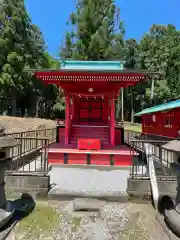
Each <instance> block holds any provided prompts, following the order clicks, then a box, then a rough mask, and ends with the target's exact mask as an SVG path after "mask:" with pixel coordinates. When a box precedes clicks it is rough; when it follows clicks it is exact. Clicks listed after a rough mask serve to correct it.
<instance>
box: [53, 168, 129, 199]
mask: <svg viewBox="0 0 180 240" xmlns="http://www.w3.org/2000/svg"><path fill="white" fill-rule="evenodd" d="M49 175H50V184H51V185H52V186H53V187H52V189H51V190H50V192H49V195H55V194H56V195H69V196H73V195H74V196H83V197H84V196H91V197H92V196H94V197H103V196H105V197H106V196H107V197H111V196H112V197H121V196H122V197H128V195H127V192H126V188H127V178H128V176H129V169H127V168H126V169H123V168H122V169H117V170H116V169H111V170H100V169H89V168H80V167H79V168H70V167H67V168H65V167H60V166H56V165H53V166H52V170H51V171H50V173H49Z"/></svg>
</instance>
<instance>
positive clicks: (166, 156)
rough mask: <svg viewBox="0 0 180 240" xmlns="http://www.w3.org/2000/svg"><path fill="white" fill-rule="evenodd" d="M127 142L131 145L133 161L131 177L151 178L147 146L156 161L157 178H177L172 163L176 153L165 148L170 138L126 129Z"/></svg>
mask: <svg viewBox="0 0 180 240" xmlns="http://www.w3.org/2000/svg"><path fill="white" fill-rule="evenodd" d="M124 135H125V137H124V139H125V143H126V144H128V145H129V147H130V151H131V155H132V156H133V163H132V165H131V167H130V175H131V178H138V179H139V178H143V179H149V171H148V164H147V159H146V154H145V147H146V148H148V152H149V153H150V154H152V156H153V158H154V161H155V169H156V174H157V178H163V179H164V178H168V179H169V178H172V179H174V178H176V177H175V173H174V171H173V170H172V168H171V167H172V165H173V164H174V162H175V160H176V154H175V153H173V152H172V151H169V150H166V149H164V148H163V145H164V144H166V143H168V142H169V141H170V140H172V139H170V138H167V137H161V138H158V137H159V136H156V135H149V134H147V135H146V134H144V135H142V134H141V133H139V132H134V131H128V130H125V134H124Z"/></svg>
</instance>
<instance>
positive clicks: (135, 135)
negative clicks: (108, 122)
mask: <svg viewBox="0 0 180 240" xmlns="http://www.w3.org/2000/svg"><path fill="white" fill-rule="evenodd" d="M132 139H139V140H154V141H171V140H173V139H175V138H170V137H165V136H160V135H154V134H149V133H148V134H146V133H141V132H136V131H131V130H124V142H125V143H127V144H129V143H130V141H131V140H132Z"/></svg>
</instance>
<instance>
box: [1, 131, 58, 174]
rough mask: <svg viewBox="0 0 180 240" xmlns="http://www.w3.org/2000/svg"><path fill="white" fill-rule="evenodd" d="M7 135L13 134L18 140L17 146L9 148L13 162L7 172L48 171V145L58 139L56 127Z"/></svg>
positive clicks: (10, 134)
mask: <svg viewBox="0 0 180 240" xmlns="http://www.w3.org/2000/svg"><path fill="white" fill-rule="evenodd" d="M6 136H12V137H14V139H16V141H17V146H15V147H12V148H10V150H9V151H10V152H9V157H10V158H12V164H11V166H10V170H9V171H7V174H12V173H13V174H14V173H22V172H23V173H27V172H30V173H33V172H34V173H35V172H36V173H38V172H39V173H47V172H48V160H47V156H48V147H49V144H51V143H53V142H55V141H56V129H55V128H53V129H42V130H33V131H24V132H16V133H9V134H6Z"/></svg>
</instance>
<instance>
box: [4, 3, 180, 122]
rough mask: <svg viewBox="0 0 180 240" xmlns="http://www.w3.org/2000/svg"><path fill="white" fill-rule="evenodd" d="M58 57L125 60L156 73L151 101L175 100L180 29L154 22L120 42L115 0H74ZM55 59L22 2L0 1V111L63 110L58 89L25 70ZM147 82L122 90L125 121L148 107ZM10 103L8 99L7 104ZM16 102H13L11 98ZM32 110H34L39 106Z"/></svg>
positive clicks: (179, 85) (179, 90)
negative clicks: (137, 36) (142, 32)
mask: <svg viewBox="0 0 180 240" xmlns="http://www.w3.org/2000/svg"><path fill="white" fill-rule="evenodd" d="M68 24H69V29H70V31H69V32H67V33H66V36H65V39H64V42H63V45H62V46H61V51H60V56H61V58H62V59H74V60H124V61H125V66H126V67H127V68H131V69H136V68H140V69H147V70H155V71H161V72H162V77H161V81H155V88H154V103H155V104H159V103H163V102H167V101H171V100H175V99H179V98H180V60H179V59H180V31H178V30H177V29H176V27H175V26H173V25H171V24H169V25H156V24H154V25H153V26H152V27H151V28H150V30H149V32H148V33H147V34H145V35H144V36H142V38H141V41H140V43H137V41H136V40H135V39H128V40H124V34H125V29H124V25H123V21H122V20H121V18H120V9H119V8H117V6H116V5H115V1H114V0H78V1H77V6H76V11H75V12H74V13H72V14H71V15H70V18H69V22H68ZM59 67H60V66H59V62H58V61H56V60H55V59H54V58H52V57H51V56H50V55H49V54H48V53H47V52H46V47H45V43H44V40H43V36H42V34H41V32H40V30H39V29H38V27H37V26H35V25H34V24H32V22H31V19H30V17H29V15H28V13H27V11H26V8H25V5H24V1H23V0H16V1H14V0H1V4H0V70H1V71H0V110H1V112H2V110H7V109H8V106H9V105H11V106H12V108H13V109H15V108H16V107H17V106H16V104H17V105H18V106H20V108H21V110H22V111H25V109H30V108H31V107H32V106H38V104H39V107H38V108H40V109H44V110H43V114H44V115H43V116H50V112H52V110H54V112H55V113H58V112H59V113H60V115H63V114H64V109H65V99H64V95H63V91H62V89H59V88H57V87H55V86H45V85H44V84H43V83H41V82H40V81H38V80H37V79H35V77H33V76H32V74H31V73H30V72H25V71H24V69H25V68H50V69H59ZM150 97H151V82H150V81H148V82H145V83H140V84H138V85H137V86H135V87H133V88H132V87H129V88H127V89H125V90H124V102H125V103H126V106H125V107H124V112H125V119H126V120H130V116H132V113H133V112H137V111H140V110H141V109H142V108H144V107H146V106H150V105H151V104H152V101H151V99H150ZM10 101H12V102H10ZM14 101H15V102H16V104H15V102H14ZM119 102H120V98H119V101H118V103H117V114H116V115H117V119H119V118H120V104H119ZM38 108H37V109H38Z"/></svg>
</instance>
